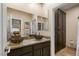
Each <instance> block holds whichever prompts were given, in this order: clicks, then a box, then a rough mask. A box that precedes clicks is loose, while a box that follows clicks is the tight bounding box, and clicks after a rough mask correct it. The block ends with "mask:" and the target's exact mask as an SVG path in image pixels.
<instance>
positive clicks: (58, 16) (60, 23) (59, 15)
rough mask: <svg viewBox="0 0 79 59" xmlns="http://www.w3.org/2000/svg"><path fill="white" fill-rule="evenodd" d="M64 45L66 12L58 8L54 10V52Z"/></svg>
mask: <svg viewBox="0 0 79 59" xmlns="http://www.w3.org/2000/svg"><path fill="white" fill-rule="evenodd" d="M65 45H66V13H65V12H64V11H62V10H60V9H57V10H56V12H55V52H57V51H59V50H61V49H62V48H64V47H65Z"/></svg>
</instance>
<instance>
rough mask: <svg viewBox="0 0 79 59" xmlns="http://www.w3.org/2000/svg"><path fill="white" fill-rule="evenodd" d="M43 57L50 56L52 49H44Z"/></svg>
mask: <svg viewBox="0 0 79 59" xmlns="http://www.w3.org/2000/svg"><path fill="white" fill-rule="evenodd" d="M42 54H43V56H50V47H49V46H48V47H44V48H43V51H42Z"/></svg>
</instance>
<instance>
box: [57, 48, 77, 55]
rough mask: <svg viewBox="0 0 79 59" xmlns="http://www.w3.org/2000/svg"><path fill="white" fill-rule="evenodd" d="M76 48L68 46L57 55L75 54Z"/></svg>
mask: <svg viewBox="0 0 79 59" xmlns="http://www.w3.org/2000/svg"><path fill="white" fill-rule="evenodd" d="M75 55H76V50H75V49H73V48H69V47H66V48H64V49H62V50H60V51H59V52H57V53H56V56H75Z"/></svg>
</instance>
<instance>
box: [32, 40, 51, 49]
mask: <svg viewBox="0 0 79 59" xmlns="http://www.w3.org/2000/svg"><path fill="white" fill-rule="evenodd" d="M46 46H50V41H47V42H43V43H39V44H35V45H34V46H33V47H34V49H40V48H43V47H46Z"/></svg>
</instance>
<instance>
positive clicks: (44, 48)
mask: <svg viewBox="0 0 79 59" xmlns="http://www.w3.org/2000/svg"><path fill="white" fill-rule="evenodd" d="M8 56H50V41H46V42H42V43H37V44H33V45H29V46H24V47H20V48H16V49H11V51H10V53H8Z"/></svg>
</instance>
